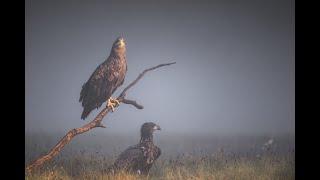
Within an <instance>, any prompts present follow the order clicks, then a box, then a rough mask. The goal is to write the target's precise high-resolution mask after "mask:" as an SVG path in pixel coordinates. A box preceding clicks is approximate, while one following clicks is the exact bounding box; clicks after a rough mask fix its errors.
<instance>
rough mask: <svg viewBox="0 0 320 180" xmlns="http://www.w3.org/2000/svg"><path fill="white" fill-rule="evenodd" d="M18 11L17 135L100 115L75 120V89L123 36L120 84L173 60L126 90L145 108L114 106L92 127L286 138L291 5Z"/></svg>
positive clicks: (101, 4)
mask: <svg viewBox="0 0 320 180" xmlns="http://www.w3.org/2000/svg"><path fill="white" fill-rule="evenodd" d="M25 15H26V16H25V25H26V29H25V35H26V36H25V38H26V39H25V53H26V54H25V58H26V60H25V61H26V63H25V64H26V67H25V75H26V76H25V78H26V79H25V80H26V84H25V86H26V92H25V93H26V106H25V107H26V109H25V115H26V119H25V121H26V131H67V130H69V129H71V128H75V127H79V126H81V125H83V124H85V123H87V122H88V121H89V120H92V118H94V117H95V115H96V114H97V113H98V112H99V110H101V109H99V110H95V111H93V112H92V113H91V114H90V116H89V117H88V118H87V119H86V120H85V121H83V120H81V119H80V115H81V112H82V107H81V104H80V103H79V101H78V100H79V95H80V90H81V87H82V85H83V83H85V82H86V81H87V80H88V78H89V76H90V75H91V73H92V72H93V71H94V70H95V68H96V67H97V66H98V65H99V64H100V63H102V62H103V61H104V60H105V58H107V56H108V55H109V52H110V49H111V46H112V43H113V42H114V40H115V38H116V37H118V36H119V35H123V36H124V37H125V39H126V41H127V61H128V72H127V75H126V79H125V83H124V86H125V85H127V84H128V83H130V82H131V81H132V80H133V79H135V78H136V76H137V75H138V73H140V72H141V71H142V70H144V69H145V68H148V67H151V66H154V65H157V64H160V63H167V62H171V61H176V62H177V64H175V65H172V66H169V67H164V68H161V69H158V70H156V71H153V72H151V73H150V74H147V75H146V76H145V77H144V78H143V79H142V80H141V81H140V82H139V83H138V84H137V85H136V86H134V87H133V88H132V89H131V90H130V91H129V93H128V98H130V99H134V100H137V101H138V102H139V103H140V104H142V105H144V107H145V109H143V110H137V109H135V108H134V107H133V106H130V105H125V104H123V105H121V106H120V107H119V108H118V109H117V110H116V112H115V113H111V114H109V115H108V116H107V117H106V118H105V119H104V121H103V122H104V124H105V125H106V126H108V127H107V128H106V129H103V128H97V129H95V130H94V131H99V132H103V131H108V132H133V131H137V129H138V128H139V127H140V126H141V124H142V123H143V122H146V121H153V122H155V123H157V124H159V125H160V126H161V127H162V129H163V130H162V131H163V132H173V131H179V132H191V133H193V132H217V133H219V132H224V133H233V132H253V133H255V132H261V133H277V132H294V128H295V124H294V121H295V115H294V114H295V98H294V96H295V90H294V87H295V80H294V79H295V70H294V69H295V57H294V46H295V45H294V43H295V42H294V41H295V40H294V26H295V24H294V1H293V0H291V1H287V0H282V1H278V0H274V1H271V0H263V1H262V0H252V1H251V0H250V1H249V0H244V1H239V0H234V1H226V0H221V1H207V2H205V1H203V2H201V1H198V0H197V1H175V2H171V1H163V0H162V1H150V0H149V1H121V0H116V1H107V0H104V1H102V0H101V1H97V0H90V1H89V0H87V1H57V0H56V1H47V0H26V11H25ZM124 86H122V87H121V88H120V89H118V91H117V92H116V93H115V95H114V96H117V95H118V94H119V92H120V90H122V89H123V88H124ZM104 105H105V104H104ZM104 105H103V106H104Z"/></svg>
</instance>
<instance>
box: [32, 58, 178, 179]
mask: <svg viewBox="0 0 320 180" xmlns="http://www.w3.org/2000/svg"><path fill="white" fill-rule="evenodd" d="M171 64H175V62H173V63H167V64H160V65H158V66H154V67H152V68H149V69H146V70H144V71H143V72H142V73H140V74H139V76H138V77H137V78H136V79H135V80H134V81H133V82H131V83H130V84H129V85H128V86H127V87H126V88H125V89H124V90H123V91H122V92H121V94H120V95H119V96H118V98H117V100H118V101H119V102H120V103H124V104H131V105H133V106H134V107H136V108H137V109H143V106H142V105H140V104H138V103H137V102H136V101H133V100H129V99H125V96H126V93H127V91H128V90H129V89H130V88H131V87H132V86H134V85H135V84H136V83H137V82H138V81H139V80H140V79H141V78H142V77H143V76H144V75H145V74H146V73H147V72H148V71H151V70H154V69H157V68H160V67H162V66H168V65H171ZM110 110H111V109H110V108H108V107H104V108H103V109H102V110H101V112H100V113H99V114H98V115H97V116H96V117H95V118H94V119H93V120H92V121H91V122H89V123H87V124H85V125H84V126H82V127H79V128H75V129H72V130H70V131H69V132H68V133H67V134H66V135H65V136H64V137H63V138H62V139H61V140H60V141H59V142H58V143H57V144H56V145H55V146H54V147H53V148H52V149H51V150H50V151H49V152H48V153H47V154H46V155H44V156H42V157H39V158H38V159H37V160H35V161H33V162H32V163H30V164H29V165H28V166H27V167H26V171H27V172H28V173H30V172H32V171H33V170H34V169H36V168H37V167H39V166H41V165H42V164H43V163H45V162H46V161H49V160H51V159H52V158H53V157H55V156H56V155H57V154H59V152H60V151H61V150H62V148H63V147H64V146H65V145H66V144H68V143H69V142H70V141H71V140H72V138H73V137H75V136H76V135H79V134H82V133H85V132H87V131H89V130H91V129H93V128H96V127H102V128H105V126H104V125H103V124H102V119H103V118H104V117H105V116H106V115H107V114H108V112H109V111H110Z"/></svg>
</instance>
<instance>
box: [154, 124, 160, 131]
mask: <svg viewBox="0 0 320 180" xmlns="http://www.w3.org/2000/svg"><path fill="white" fill-rule="evenodd" d="M153 129H154V130H161V128H160V126H159V125H155V126H154V127H153Z"/></svg>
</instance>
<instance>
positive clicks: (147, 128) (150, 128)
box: [141, 122, 161, 136]
mask: <svg viewBox="0 0 320 180" xmlns="http://www.w3.org/2000/svg"><path fill="white" fill-rule="evenodd" d="M156 130H161V128H160V126H159V125H157V124H155V123H153V122H146V123H144V124H143V125H142V126H141V136H149V135H151V134H152V133H153V132H154V131H156Z"/></svg>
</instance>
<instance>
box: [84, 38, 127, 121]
mask: <svg viewBox="0 0 320 180" xmlns="http://www.w3.org/2000/svg"><path fill="white" fill-rule="evenodd" d="M126 72H127V61H126V42H125V40H124V38H122V37H118V38H117V39H116V41H115V42H114V43H113V45H112V49H111V52H110V55H109V57H108V58H107V59H106V60H105V61H104V62H103V63H102V64H100V65H99V66H98V67H97V68H96V70H95V71H94V72H93V73H92V75H91V76H90V78H89V80H88V81H87V82H86V83H84V85H83V86H82V90H81V93H80V99H79V102H82V107H83V112H82V115H81V119H85V118H86V117H87V116H88V115H89V113H90V112H91V111H92V110H93V109H95V108H97V109H98V108H99V107H100V106H101V105H102V104H103V103H104V102H106V101H107V106H108V107H111V109H112V111H114V107H115V106H117V105H119V101H118V100H116V99H113V98H112V97H111V95H112V94H113V93H114V91H116V89H117V88H118V87H119V86H121V85H122V84H123V82H124V78H125V75H126Z"/></svg>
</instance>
